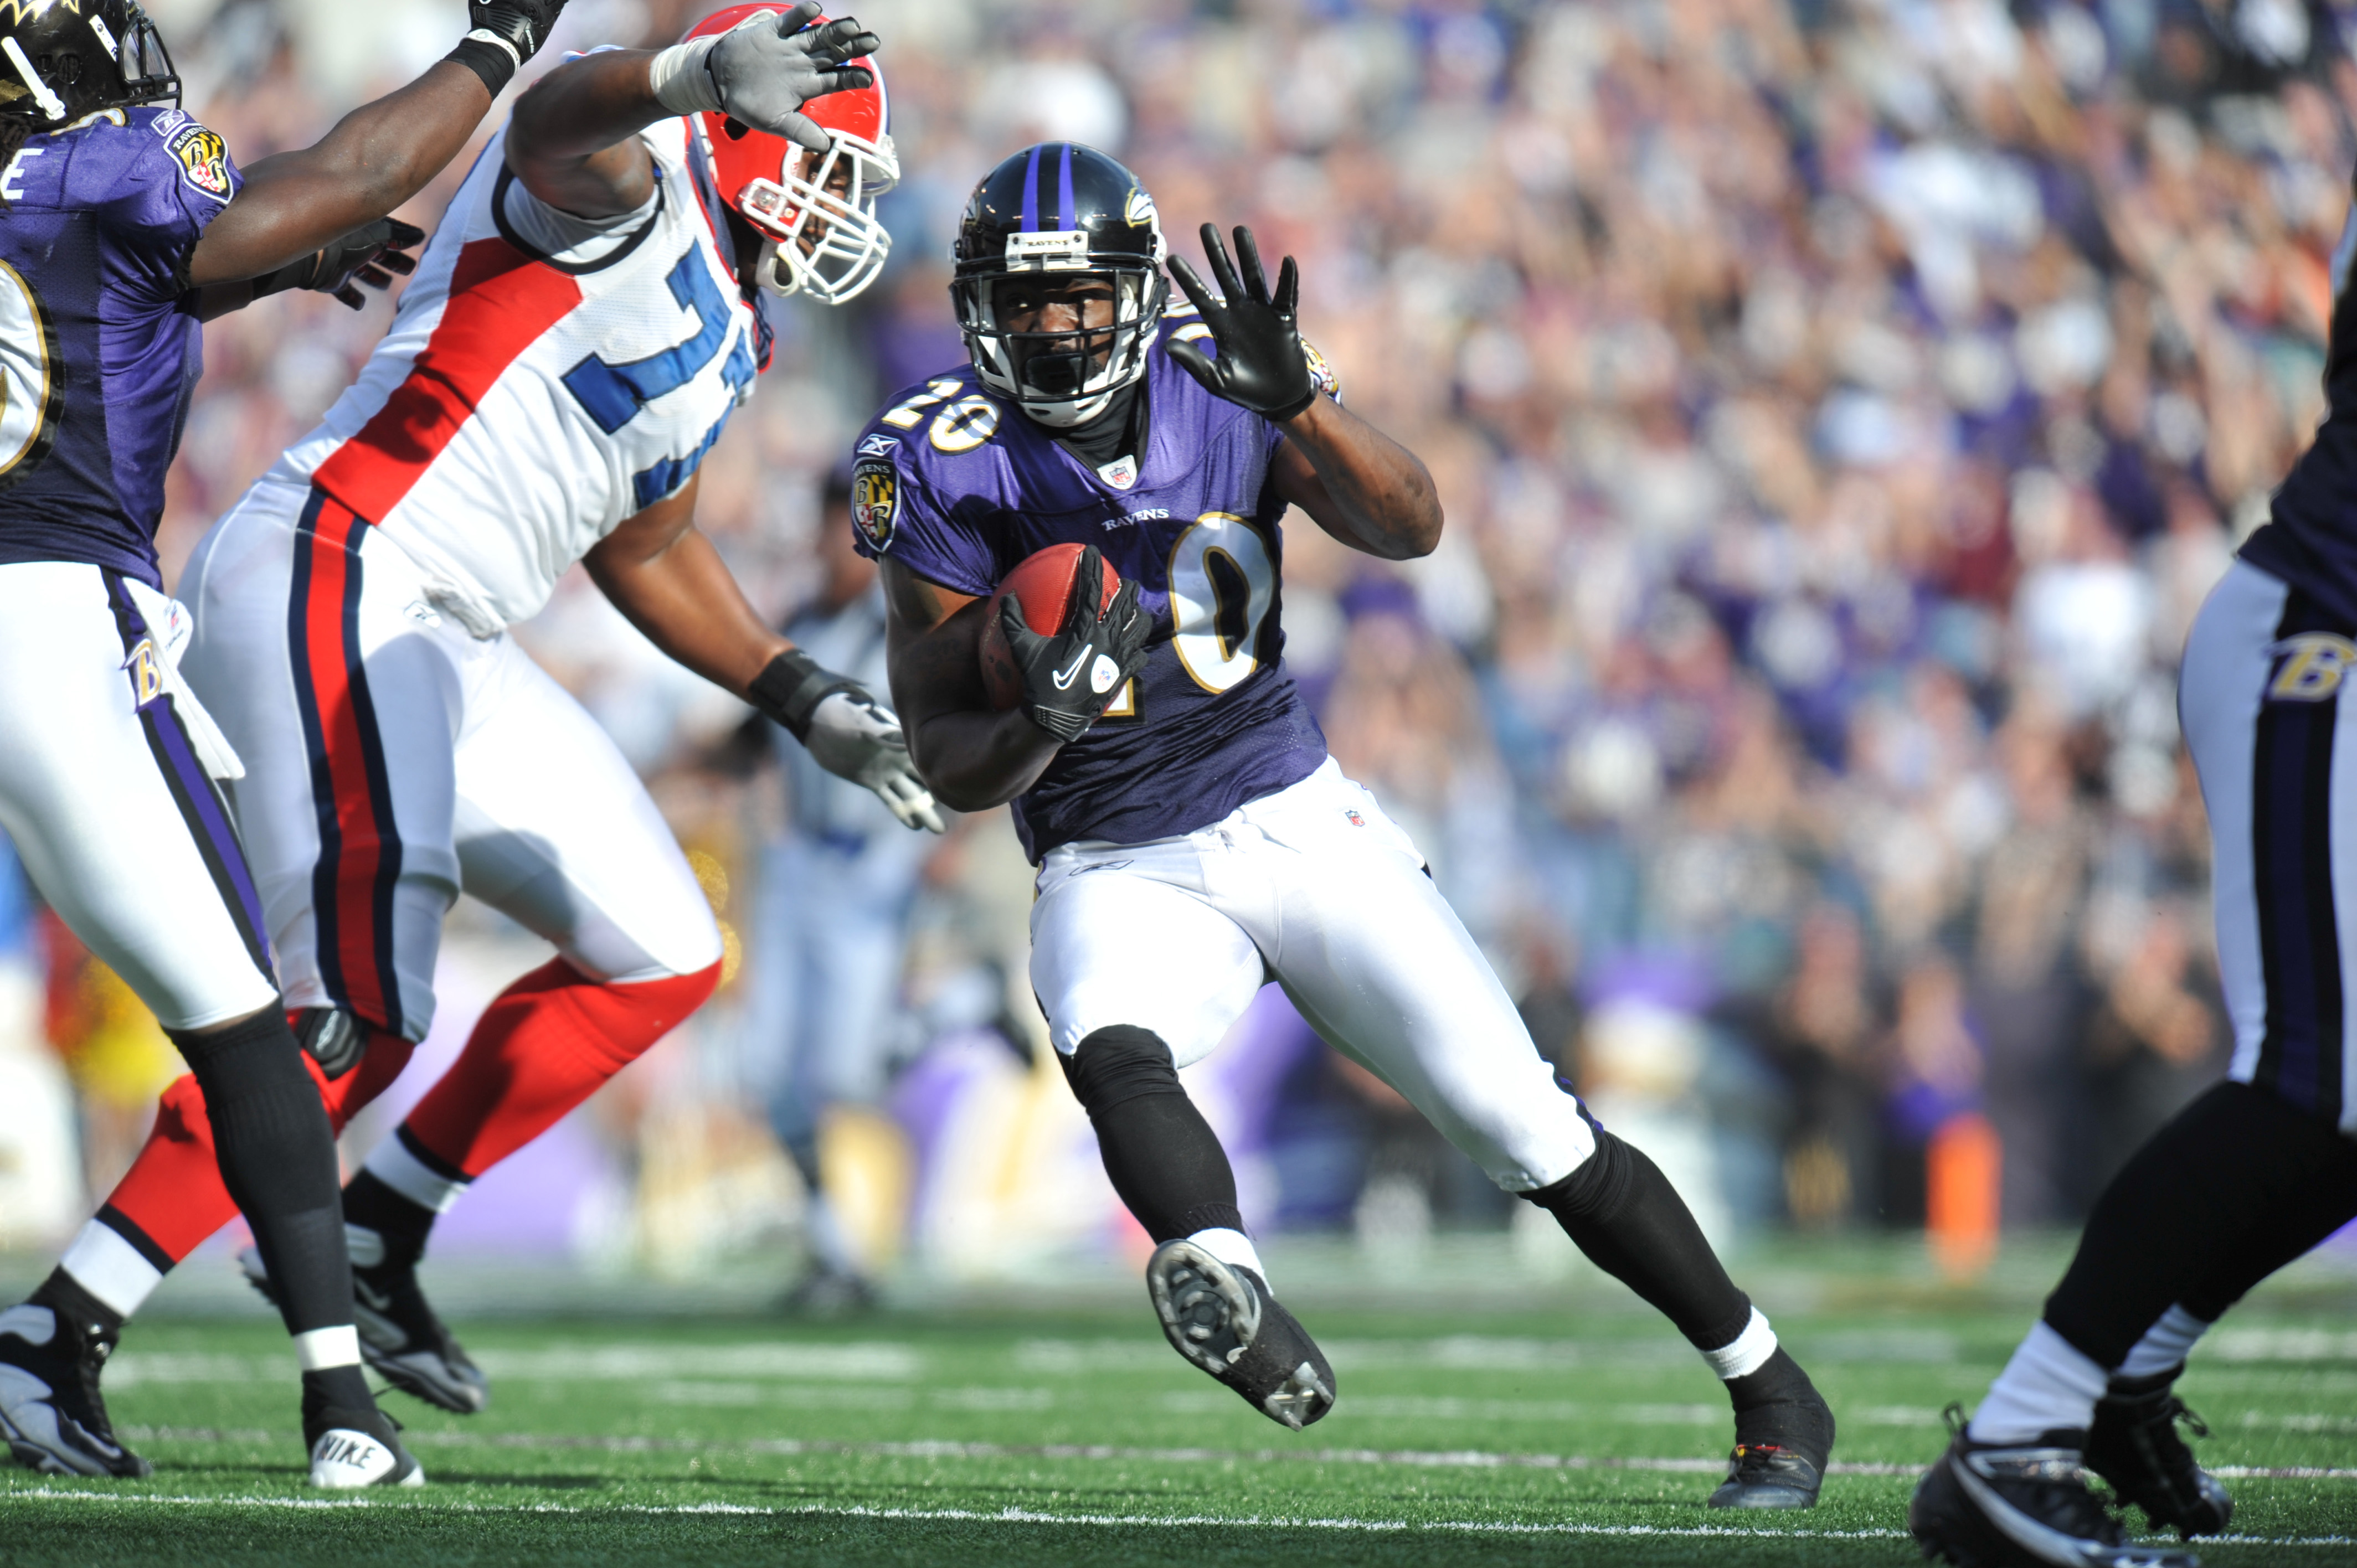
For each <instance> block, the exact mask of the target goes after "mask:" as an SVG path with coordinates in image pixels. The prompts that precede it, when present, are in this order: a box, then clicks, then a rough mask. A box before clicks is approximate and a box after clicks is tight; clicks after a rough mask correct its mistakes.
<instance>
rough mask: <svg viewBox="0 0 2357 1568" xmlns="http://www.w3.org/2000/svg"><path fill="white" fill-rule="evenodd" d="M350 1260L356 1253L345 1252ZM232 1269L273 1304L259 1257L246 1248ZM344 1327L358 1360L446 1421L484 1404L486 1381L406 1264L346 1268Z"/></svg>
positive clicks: (354, 1264)
mask: <svg viewBox="0 0 2357 1568" xmlns="http://www.w3.org/2000/svg"><path fill="white" fill-rule="evenodd" d="M353 1251H354V1252H355V1254H358V1253H359V1252H360V1249H359V1248H357V1247H355V1248H354V1249H353ZM237 1261H238V1263H239V1265H240V1266H241V1267H242V1268H243V1269H244V1270H245V1277H246V1279H247V1281H248V1282H249V1283H252V1284H253V1288H254V1289H256V1290H258V1291H260V1292H261V1293H262V1294H264V1295H265V1296H267V1297H269V1299H270V1301H271V1302H272V1304H273V1305H275V1304H276V1303H277V1300H278V1296H277V1294H276V1293H275V1291H274V1290H273V1289H272V1287H271V1283H270V1273H269V1271H268V1270H267V1269H266V1268H264V1266H263V1262H262V1254H261V1253H259V1252H257V1251H254V1250H253V1248H251V1247H249V1248H247V1249H246V1250H245V1251H242V1252H240V1253H239V1254H238V1257H237ZM352 1321H353V1324H354V1326H356V1327H357V1328H359V1330H360V1337H361V1359H362V1360H363V1361H366V1362H367V1363H368V1365H369V1367H370V1368H371V1369H372V1370H373V1371H375V1372H376V1374H377V1375H378V1376H379V1377H381V1378H382V1379H383V1380H385V1381H386V1382H388V1383H391V1384H392V1385H393V1387H394V1388H397V1389H399V1390H400V1391H402V1392H404V1393H405V1394H412V1395H414V1396H415V1397H417V1398H418V1399H422V1400H424V1401H425V1402H426V1403H427V1404H430V1405H436V1406H439V1407H440V1408H441V1409H443V1410H447V1411H448V1412H451V1413H452V1414H454V1415H473V1414H475V1413H476V1412H479V1411H480V1410H482V1409H483V1407H485V1406H486V1405H488V1404H490V1402H491V1386H490V1380H488V1379H486V1378H485V1377H484V1376H483V1373H482V1369H480V1368H479V1367H478V1366H476V1365H475V1363H474V1362H473V1361H471V1360H469V1359H468V1356H467V1352H466V1350H465V1348H463V1347H461V1346H460V1345H459V1343H458V1341H457V1339H455V1338H453V1337H451V1334H450V1330H449V1329H447V1328H446V1327H444V1326H443V1324H442V1320H441V1318H439V1317H437V1316H435V1313H434V1308H433V1307H432V1306H431V1305H428V1304H427V1302H426V1300H425V1292H424V1291H423V1290H421V1289H419V1288H418V1284H417V1271H416V1269H415V1268H414V1267H413V1266H411V1265H409V1264H406V1263H394V1262H382V1263H377V1264H374V1265H363V1264H362V1263H361V1261H360V1258H359V1257H358V1256H357V1255H356V1256H355V1258H354V1259H353V1262H352Z"/></svg>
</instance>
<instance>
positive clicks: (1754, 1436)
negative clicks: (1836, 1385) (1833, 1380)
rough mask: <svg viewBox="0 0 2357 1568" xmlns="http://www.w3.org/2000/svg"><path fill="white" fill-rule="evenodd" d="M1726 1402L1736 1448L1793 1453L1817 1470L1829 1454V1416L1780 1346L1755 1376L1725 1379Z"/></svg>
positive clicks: (1831, 1424)
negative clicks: (1756, 1446)
mask: <svg viewBox="0 0 2357 1568" xmlns="http://www.w3.org/2000/svg"><path fill="white" fill-rule="evenodd" d="M1727 1398H1728V1399H1729V1400H1731V1401H1733V1402H1734V1404H1735V1440H1736V1441H1737V1442H1738V1443H1773V1444H1779V1445H1781V1446H1785V1447H1791V1448H1796V1449H1799V1450H1800V1451H1801V1452H1802V1453H1803V1455H1806V1456H1807V1457H1808V1458H1809V1460H1810V1462H1811V1463H1813V1464H1817V1465H1822V1464H1824V1462H1825V1455H1828V1454H1830V1453H1832V1452H1833V1446H1834V1416H1833V1412H1832V1411H1831V1410H1830V1409H1828V1408H1827V1407H1826V1405H1825V1402H1824V1399H1823V1398H1821V1397H1820V1396H1819V1395H1818V1393H1817V1386H1816V1385H1815V1384H1814V1383H1813V1382H1811V1381H1809V1374H1808V1373H1806V1372H1804V1371H1803V1370H1801V1364H1800V1363H1799V1362H1798V1361H1795V1360H1794V1359H1792V1357H1791V1356H1790V1355H1788V1354H1786V1352H1785V1349H1784V1348H1783V1347H1782V1346H1781V1345H1779V1346H1777V1347H1776V1353H1775V1354H1774V1355H1772V1356H1770V1357H1769V1358H1768V1359H1766V1360H1765V1361H1762V1362H1761V1363H1760V1367H1759V1369H1757V1370H1755V1371H1750V1372H1747V1373H1745V1374H1744V1375H1743V1376H1742V1377H1739V1378H1729V1379H1727Z"/></svg>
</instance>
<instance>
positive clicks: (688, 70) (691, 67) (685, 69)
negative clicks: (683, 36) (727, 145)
mask: <svg viewBox="0 0 2357 1568" xmlns="http://www.w3.org/2000/svg"><path fill="white" fill-rule="evenodd" d="M725 36H726V35H720V36H716V37H713V38H690V39H688V41H687V42H685V43H683V44H673V45H672V46H671V48H667V49H662V50H659V51H657V53H656V55H655V58H654V59H651V60H649V61H648V62H647V86H648V87H649V88H651V89H652V90H653V91H654V95H655V102H658V103H660V104H662V106H663V107H664V108H666V109H668V110H670V111H671V112H672V113H674V114H717V113H720V89H719V88H718V87H716V86H715V85H714V84H713V81H712V72H711V71H709V70H706V69H705V57H706V56H708V55H709V54H711V53H712V46H713V45H715V44H716V43H718V42H719V41H720V38H721V37H725Z"/></svg>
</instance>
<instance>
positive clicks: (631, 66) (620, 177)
mask: <svg viewBox="0 0 2357 1568" xmlns="http://www.w3.org/2000/svg"><path fill="white" fill-rule="evenodd" d="M651 59H654V56H653V54H652V53H651V52H650V51H648V50H645V49H608V50H605V51H603V52H601V53H598V54H594V55H585V56H583V57H582V58H581V59H573V60H567V61H565V63H564V64H563V65H560V66H558V67H557V68H556V69H555V70H552V71H550V72H549V73H548V74H547V75H546V76H544V77H542V78H541V79H540V80H539V81H536V82H534V83H533V86H532V90H531V91H528V92H526V93H525V94H524V95H523V96H522V98H519V99H517V100H516V106H515V118H514V119H513V120H511V122H510V123H509V125H508V139H507V160H508V167H510V168H511V169H513V170H514V171H515V175H516V177H517V178H518V179H520V180H522V181H523V186H524V188H525V189H526V190H529V191H531V192H532V193H533V195H534V196H536V197H538V198H540V199H542V200H543V201H545V202H546V203H548V204H549V205H550V206H551V207H554V208H555V209H558V210H559V211H561V212H570V213H573V214H575V215H576V216H577V217H582V218H610V217H612V216H614V215H615V214H617V213H622V212H629V211H630V210H632V209H635V208H637V207H638V206H640V204H641V203H643V202H644V201H645V200H646V199H647V193H648V192H649V191H650V190H651V189H652V188H654V160H653V159H652V158H651V157H650V156H648V154H647V149H646V146H645V144H643V143H641V142H640V140H639V139H638V135H639V133H640V131H643V130H645V129H646V128H647V127H648V126H649V125H651V124H654V123H655V122H656V121H658V120H665V119H670V118H671V117H672V111H670V110H668V109H666V108H664V107H663V106H662V103H660V102H657V101H656V99H655V93H654V88H653V85H652V84H651V81H649V79H648V76H647V62H648V61H649V60H651Z"/></svg>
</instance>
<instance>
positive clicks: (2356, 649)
mask: <svg viewBox="0 0 2357 1568" xmlns="http://www.w3.org/2000/svg"><path fill="white" fill-rule="evenodd" d="M2268 651H2269V652H2270V653H2273V654H2275V655H2276V658H2278V659H2279V660H2282V662H2281V663H2279V664H2277V665H2276V678H2275V679H2274V680H2272V681H2270V682H2267V701H2268V702H2270V703H2322V702H2327V701H2330V699H2331V698H2332V697H2333V695H2334V694H2335V693H2338V692H2339V691H2340V690H2341V676H2343V675H2345V674H2347V673H2348V671H2349V666H2350V665H2351V664H2352V663H2357V642H2352V641H2350V640H2349V639H2347V638H2345V637H2341V636H2339V635H2337V634H2335V633H2333V632H2329V631H2303V632H2301V633H2299V634H2298V636H2296V637H2287V638H2285V639H2283V640H2282V641H2281V642H2278V643H2276V645H2275V646H2274V647H2273V648H2271V649H2269V650H2268Z"/></svg>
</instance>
